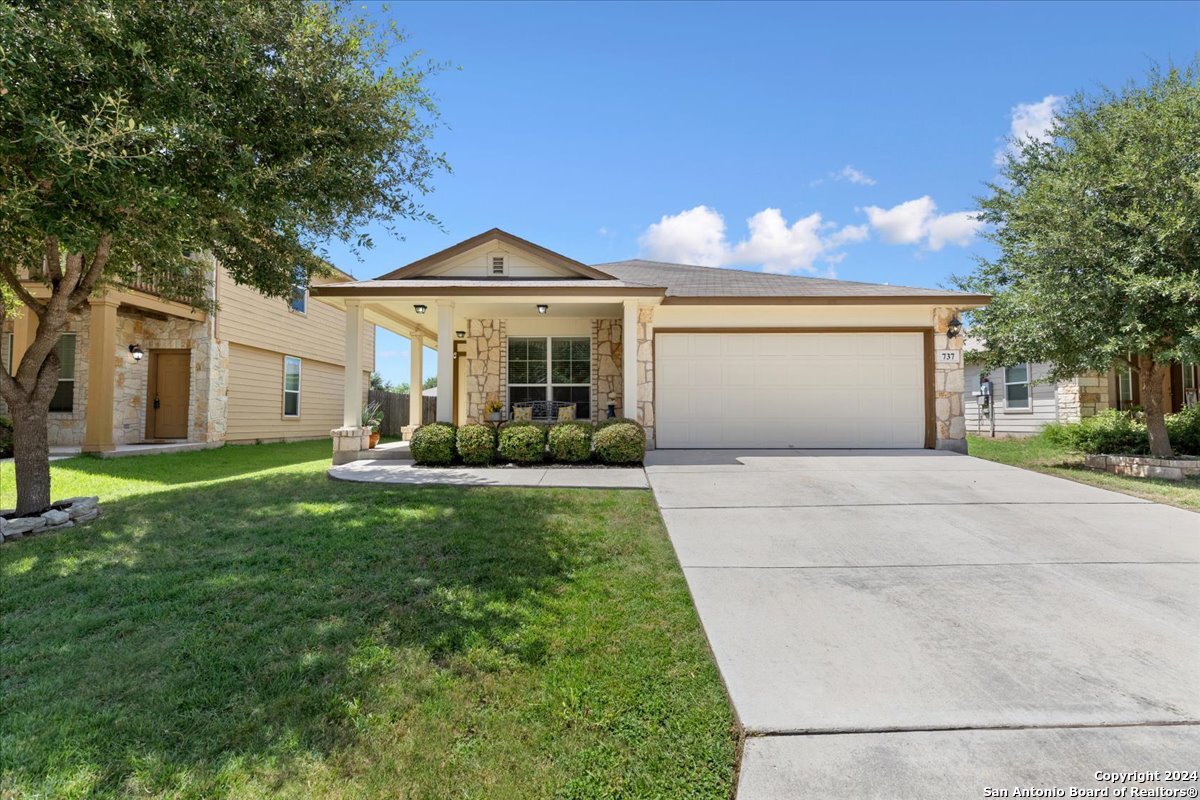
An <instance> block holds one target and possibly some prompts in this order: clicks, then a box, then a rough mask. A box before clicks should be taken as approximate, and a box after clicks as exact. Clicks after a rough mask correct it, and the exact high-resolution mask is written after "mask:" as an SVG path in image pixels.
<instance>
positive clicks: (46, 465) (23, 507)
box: [9, 402, 50, 514]
mask: <svg viewBox="0 0 1200 800" xmlns="http://www.w3.org/2000/svg"><path fill="white" fill-rule="evenodd" d="M9 411H10V412H11V413H12V417H13V464H14V466H15V467H16V472H17V513H18V514H31V513H34V512H38V511H45V510H46V509H47V508H49V507H50V445H49V442H48V439H47V434H46V430H47V426H48V425H49V421H50V419H49V418H50V413H49V412H50V407H49V403H37V402H33V403H26V404H24V405H22V406H16V407H14V406H13V405H12V404H11V403H10V404H9Z"/></svg>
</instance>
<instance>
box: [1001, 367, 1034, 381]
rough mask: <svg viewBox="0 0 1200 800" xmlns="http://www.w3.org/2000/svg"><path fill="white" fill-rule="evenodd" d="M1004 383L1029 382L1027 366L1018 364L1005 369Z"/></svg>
mask: <svg viewBox="0 0 1200 800" xmlns="http://www.w3.org/2000/svg"><path fill="white" fill-rule="evenodd" d="M1004 382H1005V383H1028V382H1029V365H1028V364H1018V365H1017V366H1015V367H1005V369H1004Z"/></svg>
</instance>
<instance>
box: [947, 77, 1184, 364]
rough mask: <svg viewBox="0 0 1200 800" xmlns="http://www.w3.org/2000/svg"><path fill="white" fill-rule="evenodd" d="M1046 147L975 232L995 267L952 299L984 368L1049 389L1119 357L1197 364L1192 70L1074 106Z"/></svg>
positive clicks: (1002, 185)
mask: <svg viewBox="0 0 1200 800" xmlns="http://www.w3.org/2000/svg"><path fill="white" fill-rule="evenodd" d="M1049 134H1050V135H1049V138H1048V139H1047V140H1045V141H1042V140H1036V139H1028V140H1026V141H1024V142H1021V143H1020V148H1019V151H1018V152H1017V153H1016V154H1014V155H1011V156H1010V157H1009V158H1008V160H1007V163H1006V165H1005V167H1004V169H1003V175H1002V178H1001V180H1000V181H998V182H997V183H994V184H990V185H989V189H990V191H991V195H990V196H988V197H985V198H983V199H981V200H980V206H981V214H980V216H981V218H982V219H983V220H985V221H986V222H988V223H990V225H991V228H990V232H989V234H988V236H989V238H990V239H991V240H992V241H993V242H994V243H995V244H996V245H997V246H998V248H999V251H1000V254H999V256H998V257H996V258H995V259H994V260H986V259H984V260H981V261H980V264H979V266H978V269H977V270H976V272H975V274H974V275H972V276H970V277H967V278H959V279H957V283H958V285H959V287H960V288H963V289H967V290H969V291H974V292H981V293H987V294H992V295H993V296H994V299H993V301H992V303H991V305H989V306H988V307H987V308H984V309H981V310H979V311H976V312H974V314H973V315H972V317H973V318H972V328H973V333H974V334H976V335H979V336H981V337H982V338H983V339H984V341H986V342H987V345H988V352H987V354H986V356H985V358H986V359H987V361H988V362H989V364H990V365H991V366H1001V365H1004V364H1012V363H1016V362H1019V361H1045V362H1050V363H1051V364H1052V365H1053V367H1054V374H1053V376H1052V377H1054V378H1060V377H1068V376H1071V375H1075V374H1078V373H1079V372H1082V371H1085V370H1106V369H1108V368H1109V367H1110V366H1111V365H1112V364H1113V362H1114V361H1115V360H1118V359H1123V358H1125V357H1126V356H1127V354H1130V353H1133V354H1142V355H1146V356H1151V357H1152V358H1153V360H1154V361H1155V362H1157V363H1164V362H1166V361H1170V360H1174V359H1179V358H1185V357H1186V358H1191V359H1196V358H1197V355H1198V354H1200V82H1198V75H1197V69H1196V67H1195V66H1193V67H1191V68H1189V69H1185V70H1180V69H1171V70H1169V71H1166V72H1162V71H1159V70H1155V71H1153V72H1152V73H1151V74H1150V77H1149V80H1148V81H1147V82H1146V83H1145V85H1129V86H1127V87H1125V88H1124V89H1122V90H1120V91H1111V90H1104V91H1101V92H1100V93H1099V94H1098V95H1097V96H1095V97H1088V96H1085V95H1082V94H1080V95H1077V96H1075V97H1074V98H1072V99H1071V100H1070V101H1069V102H1068V103H1067V105H1066V107H1065V108H1064V110H1063V111H1062V112H1061V113H1060V114H1059V115H1058V116H1057V118H1056V120H1055V123H1054V126H1053V128H1052V129H1051V130H1050V132H1049Z"/></svg>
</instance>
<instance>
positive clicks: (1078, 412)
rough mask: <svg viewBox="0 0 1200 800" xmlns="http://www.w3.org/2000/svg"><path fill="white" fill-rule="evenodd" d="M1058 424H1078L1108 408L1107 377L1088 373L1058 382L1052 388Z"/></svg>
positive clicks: (1096, 373)
mask: <svg viewBox="0 0 1200 800" xmlns="http://www.w3.org/2000/svg"><path fill="white" fill-rule="evenodd" d="M1054 399H1055V401H1056V402H1057V405H1058V421H1059V422H1079V421H1080V420H1082V419H1085V418H1087V417H1094V416H1096V414H1097V413H1099V412H1100V411H1103V410H1104V409H1106V408H1109V407H1110V402H1111V401H1110V398H1109V389H1108V376H1107V375H1103V374H1101V373H1098V372H1088V373H1084V374H1083V375H1079V376H1077V377H1074V378H1069V379H1067V380H1063V381H1059V382H1058V383H1057V384H1056V385H1055V387H1054Z"/></svg>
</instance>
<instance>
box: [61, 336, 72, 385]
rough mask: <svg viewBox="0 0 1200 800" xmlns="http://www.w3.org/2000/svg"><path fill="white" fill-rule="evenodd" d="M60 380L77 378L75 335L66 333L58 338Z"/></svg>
mask: <svg viewBox="0 0 1200 800" xmlns="http://www.w3.org/2000/svg"><path fill="white" fill-rule="evenodd" d="M58 363H59V368H58V379H59V380H60V381H61V380H68V379H70V378H74V377H75V334H73V333H64V334H63V335H62V336H60V337H59V338H58Z"/></svg>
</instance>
